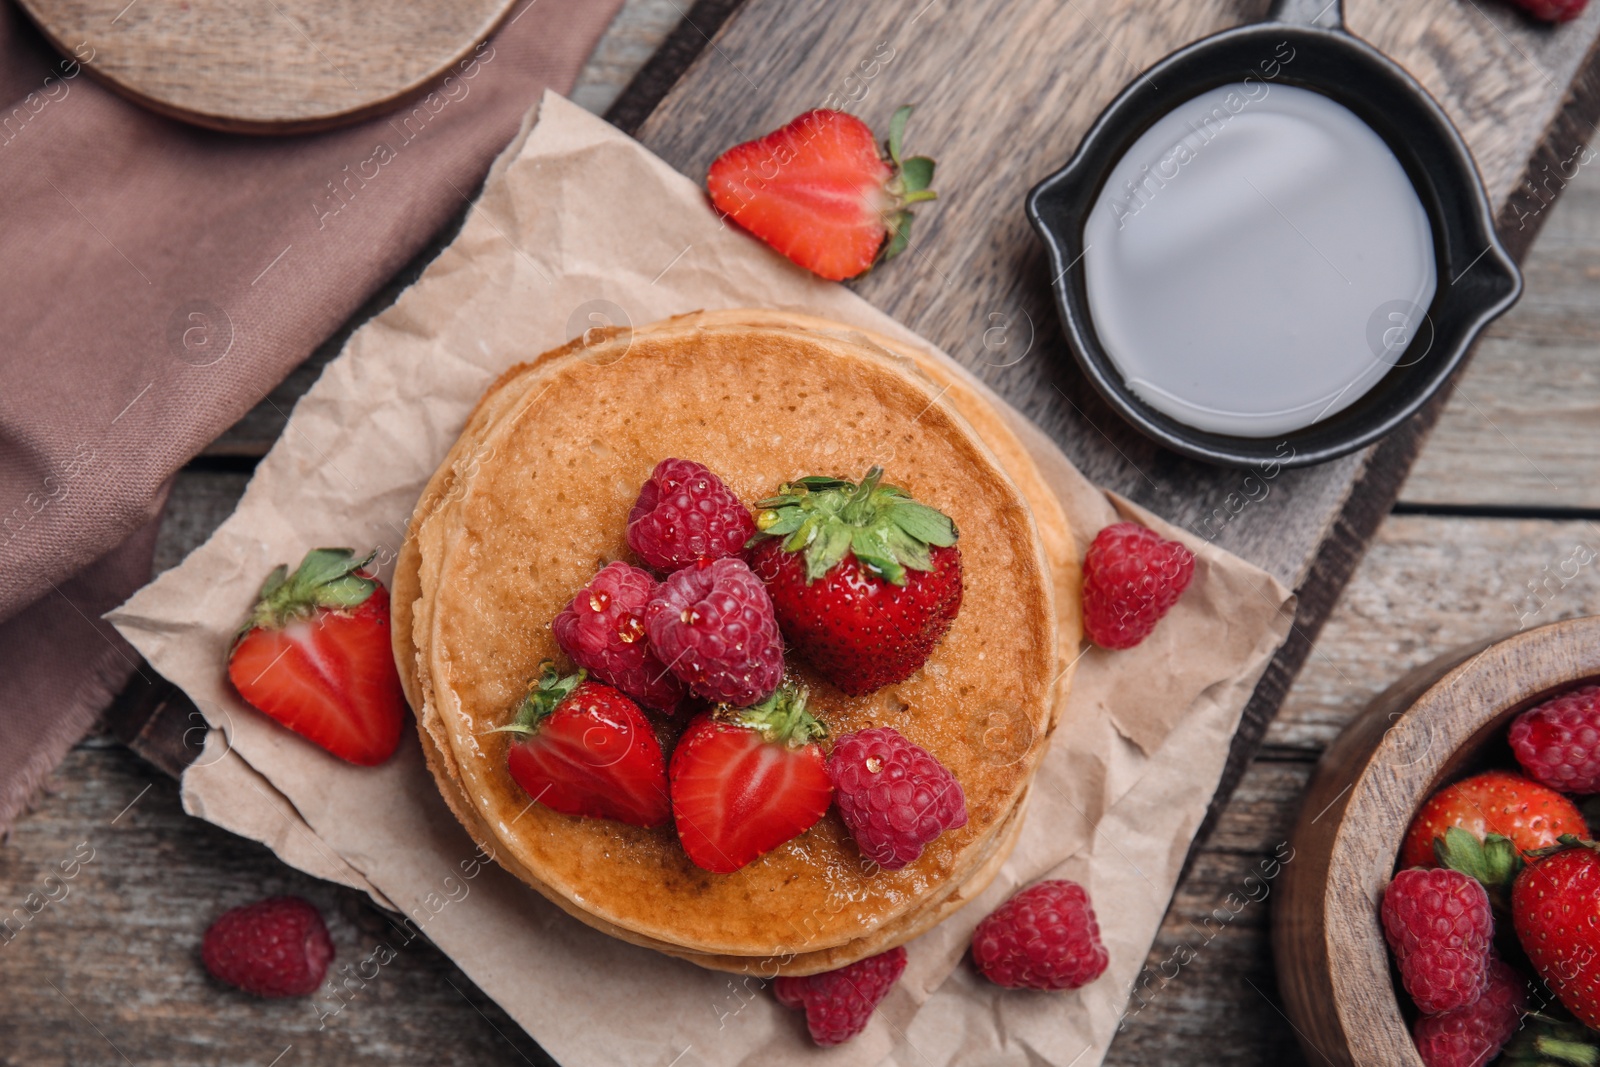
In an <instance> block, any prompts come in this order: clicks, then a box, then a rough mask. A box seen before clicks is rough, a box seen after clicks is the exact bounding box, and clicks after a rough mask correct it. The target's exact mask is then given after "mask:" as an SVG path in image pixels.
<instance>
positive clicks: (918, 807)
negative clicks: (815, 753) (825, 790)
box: [828, 726, 967, 871]
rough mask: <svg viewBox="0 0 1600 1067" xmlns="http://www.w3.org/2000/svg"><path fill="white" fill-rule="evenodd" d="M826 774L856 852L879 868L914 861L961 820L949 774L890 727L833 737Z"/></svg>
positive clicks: (961, 804)
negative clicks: (854, 843) (858, 849)
mask: <svg viewBox="0 0 1600 1067" xmlns="http://www.w3.org/2000/svg"><path fill="white" fill-rule="evenodd" d="M828 777H829V778H830V779H831V780H832V781H833V788H834V790H835V791H836V793H837V796H836V799H837V801H838V804H839V815H840V816H841V817H842V818H843V819H844V824H845V826H847V827H848V828H849V830H850V834H851V836H852V837H854V838H855V839H856V845H857V846H859V847H860V849H861V854H862V855H863V856H865V857H866V858H867V859H869V860H871V861H872V862H873V863H876V864H877V865H878V866H880V867H882V868H884V869H885V870H890V871H893V870H898V869H900V868H901V867H904V866H905V865H906V864H908V863H911V862H913V861H915V860H916V859H917V857H918V856H921V855H922V850H923V849H924V848H925V847H927V845H928V844H929V843H930V842H932V841H933V840H934V839H935V838H937V837H938V836H939V835H940V834H942V833H944V832H945V831H946V830H953V829H955V828H957V827H960V826H965V825H967V801H966V796H965V794H963V793H962V791H961V783H960V782H958V781H956V777H955V775H953V774H951V773H950V772H949V771H948V770H946V769H945V767H944V765H943V764H941V763H940V762H939V761H938V760H937V759H935V758H934V757H933V755H932V754H931V753H930V752H928V750H927V749H924V748H922V747H921V746H919V745H914V744H912V743H911V742H910V741H907V740H906V739H905V738H904V737H902V736H901V734H900V731H898V730H896V729H895V728H894V727H892V726H878V727H874V728H873V729H870V730H861V731H859V732H858V733H853V734H845V735H844V736H843V737H841V738H839V740H838V741H837V742H835V744H834V746H833V751H832V752H830V753H829V754H828Z"/></svg>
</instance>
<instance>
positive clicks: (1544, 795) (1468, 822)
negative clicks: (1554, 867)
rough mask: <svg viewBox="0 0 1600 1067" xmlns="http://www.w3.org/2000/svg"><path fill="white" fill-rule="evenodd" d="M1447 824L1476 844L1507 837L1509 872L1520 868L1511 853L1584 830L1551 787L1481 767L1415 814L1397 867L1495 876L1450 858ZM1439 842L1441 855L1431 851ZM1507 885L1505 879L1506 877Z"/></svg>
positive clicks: (1579, 819)
mask: <svg viewBox="0 0 1600 1067" xmlns="http://www.w3.org/2000/svg"><path fill="white" fill-rule="evenodd" d="M1452 827H1457V828H1459V829H1462V830H1465V831H1467V832H1468V833H1469V834H1471V835H1472V836H1473V837H1474V838H1476V839H1477V840H1478V841H1479V842H1485V841H1487V840H1489V839H1490V838H1492V837H1493V836H1494V835H1499V836H1500V837H1503V838H1507V839H1509V840H1510V842H1511V844H1512V846H1514V847H1513V848H1512V849H1511V850H1510V853H1509V855H1510V858H1511V860H1512V861H1513V862H1512V864H1511V866H1512V869H1511V870H1509V872H1508V873H1509V874H1510V875H1513V876H1514V875H1515V874H1516V873H1517V870H1519V869H1520V868H1521V863H1520V862H1517V859H1518V857H1517V852H1518V851H1522V852H1529V851H1532V850H1534V849H1540V848H1549V847H1550V846H1551V845H1554V844H1555V843H1556V841H1557V839H1558V838H1560V836H1561V835H1562V834H1579V835H1581V834H1584V833H1586V832H1587V831H1588V827H1587V824H1585V822H1584V820H1583V815H1582V814H1580V813H1579V811H1578V809H1577V806H1576V805H1574V804H1573V803H1572V801H1570V800H1568V799H1567V798H1566V797H1564V796H1562V795H1561V794H1560V793H1557V792H1556V791H1555V790H1553V789H1549V788H1546V787H1545V786H1542V785H1540V784H1539V783H1538V782H1534V781H1530V780H1529V779H1527V778H1524V777H1522V776H1521V775H1519V774H1511V773H1510V772H1508V771H1487V772H1485V773H1483V774H1477V775H1473V776H1472V777H1471V778H1465V779H1462V780H1461V781H1459V782H1456V783H1455V784H1453V785H1447V786H1445V787H1444V788H1443V789H1441V790H1439V791H1438V792H1437V793H1435V794H1434V795H1433V796H1432V797H1430V798H1429V799H1428V802H1427V803H1426V804H1424V805H1423V806H1422V810H1421V811H1419V812H1417V817H1416V818H1415V819H1413V820H1411V828H1410V829H1409V830H1407V831H1406V838H1405V844H1404V845H1403V846H1402V848H1401V850H1400V865H1401V866H1402V867H1434V866H1441V865H1442V866H1447V867H1454V868H1456V869H1457V870H1461V871H1464V872H1465V873H1467V874H1471V875H1473V876H1474V877H1476V878H1478V880H1479V881H1482V882H1485V883H1489V884H1493V883H1495V882H1497V881H1499V879H1497V878H1495V877H1492V876H1486V875H1485V874H1484V873H1483V872H1480V871H1478V870H1472V869H1468V868H1467V867H1466V866H1464V865H1462V864H1461V863H1457V862H1451V860H1452V856H1451V855H1450V849H1449V848H1448V842H1445V841H1444V839H1445V832H1446V831H1447V830H1449V829H1450V828H1452ZM1441 842H1442V843H1444V845H1445V855H1444V856H1443V858H1442V859H1441V858H1440V857H1439V856H1438V855H1437V854H1436V853H1437V850H1438V849H1439V848H1440V843H1441ZM1505 882H1506V884H1507V885H1509V884H1510V879H1509V878H1506V879H1505Z"/></svg>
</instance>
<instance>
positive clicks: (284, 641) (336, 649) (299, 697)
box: [228, 548, 406, 766]
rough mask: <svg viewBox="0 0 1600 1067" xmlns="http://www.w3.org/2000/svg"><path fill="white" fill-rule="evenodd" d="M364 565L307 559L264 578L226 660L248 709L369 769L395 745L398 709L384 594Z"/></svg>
mask: <svg viewBox="0 0 1600 1067" xmlns="http://www.w3.org/2000/svg"><path fill="white" fill-rule="evenodd" d="M371 561H372V556H370V555H369V556H367V557H365V558H364V559H357V558H356V557H355V553H353V552H351V551H350V550H349V549H348V548H318V549H314V550H313V551H311V552H307V553H306V558H305V559H304V560H302V561H301V563H300V567H299V568H298V569H297V570H296V571H295V572H294V573H293V574H292V575H291V574H290V573H289V568H288V567H286V566H279V567H278V568H277V569H275V570H274V571H273V572H272V573H271V574H270V575H268V576H267V580H266V582H265V584H263V585H262V587H261V593H260V597H259V599H258V600H257V602H256V606H255V608H254V609H253V610H252V611H251V613H250V618H249V619H248V620H246V621H245V624H244V626H242V627H241V628H240V630H239V636H238V637H236V638H235V639H234V642H233V647H232V648H231V649H229V651H228V677H229V679H231V680H232V681H233V684H234V687H235V688H236V689H238V690H239V695H240V696H242V697H244V698H245V700H247V701H249V702H250V703H251V704H253V705H254V706H255V707H257V708H259V709H260V710H261V711H263V712H265V713H266V714H268V715H270V716H271V717H272V718H274V719H276V720H277V721H278V722H280V723H282V724H283V725H284V726H287V727H288V728H289V729H291V730H293V731H294V732H295V733H297V734H299V735H301V736H302V737H304V738H306V739H307V740H309V741H313V742H315V743H316V744H318V745H321V746H322V747H323V748H325V749H327V750H328V751H329V752H331V753H333V754H334V755H335V756H338V757H339V758H340V759H344V760H349V761H350V762H351V763H359V764H362V765H363V766H374V765H376V764H379V763H382V762H383V761H384V760H386V759H388V758H389V757H390V756H391V755H393V753H394V750H395V747H396V746H397V745H399V743H400V727H401V724H402V723H403V722H404V719H405V710H406V699H405V696H404V694H403V693H402V692H401V690H400V676H399V674H398V673H397V672H396V670H395V666H394V647H393V645H391V644H390V642H389V591H388V590H387V589H385V588H384V587H383V585H382V584H381V583H380V582H378V581H377V580H376V579H374V578H369V577H367V576H366V575H365V574H363V573H361V568H362V567H364V566H366V565H367V564H368V563H370V562H371Z"/></svg>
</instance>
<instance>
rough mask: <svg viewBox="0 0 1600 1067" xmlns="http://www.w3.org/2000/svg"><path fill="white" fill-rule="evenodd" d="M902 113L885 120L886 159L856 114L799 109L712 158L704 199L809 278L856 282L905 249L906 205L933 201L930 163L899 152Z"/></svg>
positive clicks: (907, 232) (908, 219)
mask: <svg viewBox="0 0 1600 1067" xmlns="http://www.w3.org/2000/svg"><path fill="white" fill-rule="evenodd" d="M910 115H911V108H909V107H902V108H900V109H899V110H898V111H896V112H895V113H894V117H893V118H892V119H890V120H889V139H888V143H887V145H886V146H885V147H886V148H887V151H888V157H889V158H888V159H884V158H883V156H881V155H879V153H878V145H877V141H876V140H875V139H874V138H873V135H872V129H871V128H870V127H869V126H868V125H867V124H866V123H864V122H862V121H861V120H860V119H858V118H856V117H855V116H854V115H849V114H846V113H845V112H843V111H828V110H820V109H819V110H816V111H807V112H806V113H805V114H804V115H801V116H799V117H798V118H796V119H795V120H794V121H793V122H791V123H789V125H787V126H784V127H783V128H782V129H777V130H773V131H772V132H771V133H769V134H766V135H765V136H763V137H759V138H757V139H756V140H754V141H746V142H745V143H744V144H739V145H734V146H733V147H732V148H730V149H728V150H727V151H726V152H724V153H722V155H720V156H718V157H717V159H716V160H715V161H714V162H713V163H712V164H711V170H710V172H709V173H708V174H707V175H706V188H707V189H708V190H709V191H710V193H711V202H712V203H713V204H715V205H716V207H717V210H718V211H721V212H722V213H723V214H724V215H726V216H727V217H728V218H731V219H733V221H734V222H736V223H738V224H739V225H740V226H742V227H743V228H744V229H746V230H748V231H750V232H751V233H752V234H754V235H755V236H757V237H759V238H761V240H763V241H765V242H766V243H767V244H769V245H771V246H772V247H773V248H774V249H776V250H777V251H778V252H779V253H780V254H782V255H783V256H785V257H787V258H788V259H789V260H790V261H791V262H794V263H797V264H799V265H800V266H802V267H804V268H805V269H806V270H809V271H811V272H812V273H813V274H819V275H821V276H822V277H824V278H828V279H831V280H833V281H840V280H842V279H845V278H854V277H855V276H856V275H858V274H862V273H864V272H865V271H866V270H867V269H868V268H870V267H871V266H872V265H873V264H874V263H876V262H878V261H879V260H880V259H889V258H890V257H892V256H894V255H896V254H898V253H899V252H901V251H903V250H904V249H905V247H906V244H907V242H908V241H909V239H910V233H911V212H910V211H908V210H906V209H907V208H908V207H909V206H910V205H912V204H915V203H918V202H920V201H923V200H932V199H934V196H935V194H934V193H933V192H932V190H930V189H929V188H928V186H929V185H930V184H932V182H933V160H931V159H929V158H927V157H926V156H912V157H910V158H903V157H902V155H901V152H900V141H901V137H902V135H903V134H904V132H905V126H906V119H907V118H909V117H910Z"/></svg>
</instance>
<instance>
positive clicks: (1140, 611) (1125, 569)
mask: <svg viewBox="0 0 1600 1067" xmlns="http://www.w3.org/2000/svg"><path fill="white" fill-rule="evenodd" d="M1193 578H1194V553H1193V552H1190V551H1189V550H1188V549H1187V548H1184V547H1183V546H1182V545H1180V544H1178V542H1176V541H1168V540H1166V539H1164V538H1163V537H1162V536H1161V535H1160V534H1158V533H1156V532H1155V531H1154V530H1152V529H1150V528H1149V527H1146V526H1140V525H1139V524H1138V523H1134V522H1119V523H1114V524H1112V525H1110V526H1107V527H1106V528H1105V529H1103V530H1101V531H1100V532H1099V533H1097V534H1095V538H1094V541H1093V542H1092V543H1091V544H1090V545H1089V551H1088V552H1087V553H1085V554H1084V557H1083V628H1084V629H1085V630H1086V631H1087V632H1088V634H1089V640H1091V641H1093V642H1094V643H1095V644H1097V645H1099V646H1100V647H1101V648H1113V649H1122V648H1132V647H1133V646H1134V645H1137V644H1138V643H1139V642H1141V641H1143V640H1144V639H1145V638H1147V637H1149V636H1150V632H1151V631H1152V630H1154V629H1155V628H1156V623H1158V622H1160V621H1161V618H1162V616H1164V615H1166V613H1167V612H1168V611H1170V610H1172V605H1174V604H1176V603H1177V602H1178V598H1179V597H1181V596H1182V595H1183V591H1184V590H1185V589H1187V588H1189V582H1190V580H1192V579H1193Z"/></svg>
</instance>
